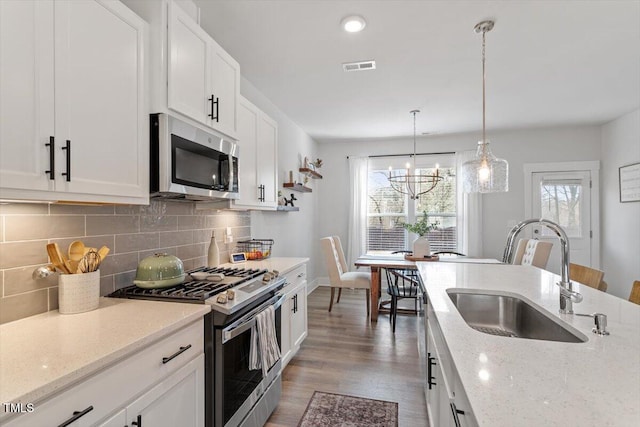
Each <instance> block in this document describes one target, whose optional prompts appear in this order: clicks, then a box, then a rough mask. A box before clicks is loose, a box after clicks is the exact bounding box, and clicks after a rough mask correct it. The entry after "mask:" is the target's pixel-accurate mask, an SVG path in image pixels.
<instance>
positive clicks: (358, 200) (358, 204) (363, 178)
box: [347, 157, 369, 266]
mask: <svg viewBox="0 0 640 427" xmlns="http://www.w3.org/2000/svg"><path fill="white" fill-rule="evenodd" d="M368 179H369V158H368V157H349V190H350V191H349V228H348V233H349V236H348V239H347V265H349V266H353V263H354V262H355V260H356V259H358V257H359V256H360V255H362V254H364V253H365V252H366V251H367V240H366V239H367V182H368Z"/></svg>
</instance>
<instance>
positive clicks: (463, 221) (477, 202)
mask: <svg viewBox="0 0 640 427" xmlns="http://www.w3.org/2000/svg"><path fill="white" fill-rule="evenodd" d="M475 157H476V152H475V150H470V151H462V152H458V153H456V180H457V181H456V188H457V190H456V191H457V199H458V209H457V210H458V214H457V220H456V225H457V230H458V248H459V252H462V253H463V254H466V255H468V256H473V257H482V256H483V255H482V194H480V193H465V192H464V191H463V188H464V185H463V182H462V181H463V180H462V164H463V163H464V162H466V161H467V160H473V159H474V158H475Z"/></svg>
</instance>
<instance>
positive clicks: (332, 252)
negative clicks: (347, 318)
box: [320, 236, 371, 316]
mask: <svg viewBox="0 0 640 427" xmlns="http://www.w3.org/2000/svg"><path fill="white" fill-rule="evenodd" d="M320 243H321V245H322V254H323V256H324V261H325V263H326V266H327V271H328V273H329V284H330V285H331V301H330V302H329V312H331V309H332V308H333V299H334V296H335V290H336V288H338V300H337V301H336V304H338V303H340V296H341V294H342V288H353V289H365V290H366V297H367V316H368V315H369V314H370V312H371V305H370V299H369V298H370V292H371V274H369V272H364V271H349V268H348V267H347V262H346V261H345V258H344V251H343V250H342V243H341V242H340V237H338V236H330V237H323V238H322V239H320Z"/></svg>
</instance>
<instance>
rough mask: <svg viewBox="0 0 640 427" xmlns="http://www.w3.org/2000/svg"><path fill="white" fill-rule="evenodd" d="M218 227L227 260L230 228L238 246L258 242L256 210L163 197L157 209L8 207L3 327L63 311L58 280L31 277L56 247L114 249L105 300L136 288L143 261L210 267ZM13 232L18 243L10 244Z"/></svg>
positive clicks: (0, 224) (2, 216) (1, 219)
mask: <svg viewBox="0 0 640 427" xmlns="http://www.w3.org/2000/svg"><path fill="white" fill-rule="evenodd" d="M7 224H8V225H7ZM214 227H215V229H216V235H217V237H218V239H217V240H218V244H219V246H220V250H221V254H220V255H221V259H222V260H226V259H227V258H228V254H229V251H231V250H232V249H233V248H234V246H235V242H234V243H232V244H230V245H225V244H224V243H223V240H222V239H223V233H224V231H225V228H226V227H231V228H232V232H233V236H234V240H235V241H237V240H241V239H248V238H250V233H251V216H250V213H249V212H236V211H218V210H205V211H202V210H196V209H195V204H194V203H192V202H166V201H158V200H153V201H151V204H150V205H149V206H125V205H118V206H73V205H55V204H52V205H48V204H4V205H0V289H2V290H3V292H4V293H3V294H2V295H0V311H2V314H1V315H0V323H3V322H9V321H12V320H17V319H21V318H23V317H27V316H31V315H34V314H38V313H42V312H45V311H47V310H56V309H57V308H58V288H57V277H56V276H55V275H54V276H50V278H47V279H45V280H44V281H34V280H33V279H31V273H32V271H33V270H34V269H35V268H36V267H37V266H39V265H43V264H46V263H48V262H49V260H48V257H47V252H46V244H47V243H49V242H56V243H58V244H59V245H60V248H61V250H62V251H63V252H64V253H66V252H67V248H68V246H69V244H70V243H71V242H72V241H73V240H82V241H83V242H84V243H85V245H86V246H89V247H95V248H100V247H101V246H103V245H104V246H108V247H109V248H110V249H111V252H110V254H109V256H108V257H107V259H106V260H105V262H104V263H103V264H102V266H101V267H100V276H101V278H100V289H101V295H106V294H109V293H111V292H113V291H114V290H116V289H119V288H121V287H124V286H129V285H131V284H132V283H133V279H134V278H135V273H136V267H137V265H138V262H139V261H140V260H142V259H143V258H145V257H147V256H150V255H153V254H154V253H158V252H162V253H169V254H171V255H176V256H178V257H179V258H180V259H182V261H183V263H184V266H185V269H192V268H196V267H199V266H202V265H205V264H206V251H207V249H208V247H209V242H210V239H211V232H212V229H213V228H214ZM6 235H8V237H9V239H10V241H6V239H5V241H3V240H2V239H3V237H4V236H6Z"/></svg>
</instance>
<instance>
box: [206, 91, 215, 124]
mask: <svg viewBox="0 0 640 427" xmlns="http://www.w3.org/2000/svg"><path fill="white" fill-rule="evenodd" d="M207 101H210V102H211V112H210V113H209V114H207V116H209V117H211V118H212V119H213V105H214V101H213V94H212V95H211V98H208V99H207Z"/></svg>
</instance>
